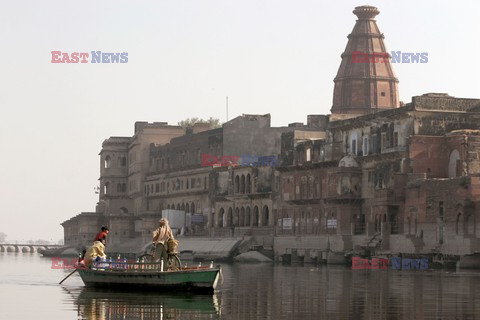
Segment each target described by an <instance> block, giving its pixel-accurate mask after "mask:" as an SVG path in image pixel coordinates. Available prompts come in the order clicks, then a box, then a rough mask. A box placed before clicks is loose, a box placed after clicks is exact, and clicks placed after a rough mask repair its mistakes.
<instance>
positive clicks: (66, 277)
mask: <svg viewBox="0 0 480 320" xmlns="http://www.w3.org/2000/svg"><path fill="white" fill-rule="evenodd" d="M77 270H78V269H75V270H73V271H72V272H70V274H69V275H68V276H66V277H65V278H63V280H62V281H60V283H59V284H62V283H63V281H65V280H67V279H68V277H70V276H71V275H72V274H74V273H75V271H77Z"/></svg>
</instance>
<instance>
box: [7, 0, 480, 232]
mask: <svg viewBox="0 0 480 320" xmlns="http://www.w3.org/2000/svg"><path fill="white" fill-rule="evenodd" d="M364 4H369V5H374V6H376V7H378V8H379V10H380V12H381V13H380V15H379V16H377V23H378V26H379V28H380V30H381V32H383V33H384V34H385V43H386V45H387V48H388V50H389V51H392V50H400V51H404V52H428V58H429V60H428V63H426V64H394V65H393V66H394V69H395V72H396V75H397V77H398V78H399V80H400V85H399V90H400V100H402V101H404V102H409V101H411V97H412V96H415V95H421V94H423V93H427V92H446V93H449V94H450V95H453V96H456V97H466V98H480V90H479V87H480V86H479V78H478V77H479V74H480V67H479V64H480V63H479V58H478V57H477V55H478V54H477V53H478V52H479V51H480V45H479V44H480V42H479V41H478V35H479V32H480V19H479V18H478V12H480V2H479V1H474V0H472V1H438V0H434V1H370V2H368V3H365V2H358V1H336V2H335V1H320V0H295V1H294V0H291V1H286V0H241V1H240V0H237V1H231V0H210V1H209V0H189V1H187V0H171V1H162V0H155V1H146V0H142V1H132V0H128V1H119V0H116V1H106V0H102V1H98V0H97V1H65V0H61V1H46V0H42V1H38V0H31V1H6V0H1V1H0V41H1V48H2V50H1V53H0V56H1V59H0V119H1V126H0V150H1V155H2V156H1V157H0V168H1V173H0V205H1V206H0V232H2V231H3V232H5V233H6V234H7V235H8V238H7V239H10V240H14V239H18V240H22V239H25V240H28V239H37V238H43V239H46V240H50V239H54V240H57V239H59V238H62V237H63V228H62V227H61V226H60V225H59V223H61V222H63V221H65V220H67V219H69V218H71V217H73V216H74V215H76V214H79V213H80V212H82V211H94V208H95V204H96V202H97V201H98V196H97V195H95V194H94V187H95V186H96V185H97V184H98V181H97V179H98V177H99V167H100V164H99V157H98V153H99V151H100V148H101V143H102V141H103V140H104V139H106V138H108V137H109V136H131V135H132V134H133V125H134V122H135V121H149V122H153V121H167V122H169V123H171V124H176V123H177V122H178V121H180V120H182V119H185V118H187V117H194V116H197V117H203V118H208V117H211V116H212V117H216V118H219V119H220V120H221V121H222V122H223V121H225V120H226V113H225V97H226V96H227V95H228V96H229V116H230V119H231V118H232V117H234V116H238V115H240V114H242V113H258V114H265V113H270V114H271V115H272V124H273V125H275V126H285V125H287V124H288V123H291V122H306V116H307V114H327V113H329V110H330V108H331V104H332V91H333V78H334V77H335V75H336V72H337V69H338V66H339V64H340V54H341V53H342V52H343V50H344V49H345V45H346V43H347V35H348V34H349V33H350V32H351V30H352V28H353V26H354V24H355V19H356V17H355V16H354V15H353V14H352V10H353V9H354V7H355V6H359V5H364ZM53 50H60V51H62V52H69V53H71V52H75V51H76V52H90V51H97V50H99V51H103V52H128V59H129V60H128V63H125V64H91V63H87V64H52V63H51V62H50V61H51V53H50V52H51V51H53ZM89 61H90V59H89Z"/></svg>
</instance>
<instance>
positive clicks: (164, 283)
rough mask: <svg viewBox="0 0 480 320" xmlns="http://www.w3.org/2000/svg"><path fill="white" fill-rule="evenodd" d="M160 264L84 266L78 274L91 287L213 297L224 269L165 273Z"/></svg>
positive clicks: (217, 267) (207, 267) (211, 268)
mask: <svg viewBox="0 0 480 320" xmlns="http://www.w3.org/2000/svg"><path fill="white" fill-rule="evenodd" d="M161 267H162V266H161V264H159V263H138V262H137V263H118V262H115V263H114V262H106V263H104V262H102V263H100V264H98V265H97V266H96V267H95V266H94V268H91V269H90V268H86V267H82V266H80V267H79V268H78V269H77V271H78V273H79V274H80V277H81V278H82V280H83V282H84V283H85V285H86V286H87V287H106V288H109V287H117V288H128V290H130V289H132V288H134V287H136V288H142V289H154V290H156V291H158V290H159V289H160V290H161V291H163V290H162V289H166V290H167V289H168V290H179V291H198V292H206V293H213V291H214V290H215V287H216V286H217V283H218V280H219V277H221V267H220V266H216V267H214V266H213V264H211V265H210V266H198V267H188V268H187V267H181V268H180V269H179V270H168V271H161V270H162V268H161Z"/></svg>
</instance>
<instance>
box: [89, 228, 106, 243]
mask: <svg viewBox="0 0 480 320" xmlns="http://www.w3.org/2000/svg"><path fill="white" fill-rule="evenodd" d="M109 232H110V230H108V228H107V227H102V231H100V232H99V233H98V234H97V235H96V236H95V239H94V240H93V242H95V241H101V242H102V243H103V245H104V246H106V245H107V235H108V233H109Z"/></svg>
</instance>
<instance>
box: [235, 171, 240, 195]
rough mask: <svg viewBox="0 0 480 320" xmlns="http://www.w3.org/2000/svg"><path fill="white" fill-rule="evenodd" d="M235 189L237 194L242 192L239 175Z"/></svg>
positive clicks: (236, 178) (236, 177)
mask: <svg viewBox="0 0 480 320" xmlns="http://www.w3.org/2000/svg"><path fill="white" fill-rule="evenodd" d="M234 187H235V193H239V192H240V177H239V176H238V175H236V176H235V184H234Z"/></svg>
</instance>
